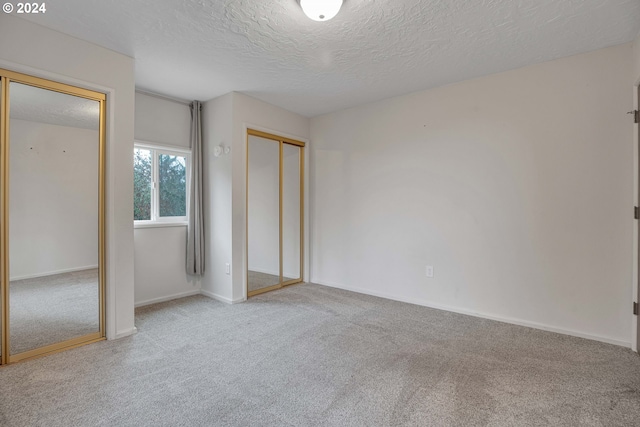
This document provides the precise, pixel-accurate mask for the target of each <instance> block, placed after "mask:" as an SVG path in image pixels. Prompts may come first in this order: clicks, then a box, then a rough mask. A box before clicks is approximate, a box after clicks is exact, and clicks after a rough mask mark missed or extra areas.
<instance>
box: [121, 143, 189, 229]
mask: <svg viewBox="0 0 640 427" xmlns="http://www.w3.org/2000/svg"><path fill="white" fill-rule="evenodd" d="M190 162H191V152H190V151H188V150H185V149H180V148H165V147H161V146H155V145H148V144H139V143H136V144H135V145H134V149H133V219H134V221H135V224H136V225H139V226H144V225H158V224H161V223H162V224H170V223H174V224H176V223H179V224H184V223H185V222H186V221H187V206H188V194H189V191H188V190H189V179H188V178H189V176H190V175H189V174H190V173H191V164H190Z"/></svg>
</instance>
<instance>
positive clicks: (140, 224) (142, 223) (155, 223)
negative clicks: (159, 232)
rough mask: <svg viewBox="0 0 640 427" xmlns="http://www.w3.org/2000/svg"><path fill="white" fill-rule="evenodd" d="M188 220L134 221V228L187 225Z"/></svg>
mask: <svg viewBox="0 0 640 427" xmlns="http://www.w3.org/2000/svg"><path fill="white" fill-rule="evenodd" d="M188 225H189V223H188V222H187V221H176V222H168V221H133V228H134V229H135V228H158V227H186V226H188Z"/></svg>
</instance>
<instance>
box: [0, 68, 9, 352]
mask: <svg viewBox="0 0 640 427" xmlns="http://www.w3.org/2000/svg"><path fill="white" fill-rule="evenodd" d="M7 87H8V81H7V79H5V78H4V77H2V76H0V364H4V363H7V360H5V359H6V352H5V351H4V349H5V348H8V347H6V336H5V327H4V318H5V315H4V310H5V307H6V304H5V302H6V301H7V297H8V284H7V281H8V277H9V274H8V271H7V269H8V265H7V257H6V256H4V255H2V254H6V253H7V252H8V246H7V238H6V237H7V235H8V231H9V227H8V223H7V188H6V185H4V183H6V182H7V181H8V178H9V173H8V172H9V169H8V165H9V156H8V154H9V153H8V144H7V140H8V133H7V132H6V130H7V123H6V122H7V117H6V115H5V112H6V108H7V102H8V98H6V97H5V96H4V95H6V94H7Z"/></svg>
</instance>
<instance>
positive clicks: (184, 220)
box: [131, 140, 191, 228]
mask: <svg viewBox="0 0 640 427" xmlns="http://www.w3.org/2000/svg"><path fill="white" fill-rule="evenodd" d="M136 148H139V149H142V150H149V151H151V174H152V176H151V219H149V220H134V221H133V225H134V228H146V227H174V226H185V225H187V224H188V220H189V199H190V195H191V150H190V149H188V148H184V147H177V146H173V145H165V144H154V143H152V142H146V141H138V140H136V141H134V143H133V149H134V150H135V149H136ZM160 154H166V155H169V156H180V157H184V158H185V163H186V169H187V170H186V174H187V176H186V179H187V187H186V191H187V194H186V198H185V200H186V204H187V206H186V211H185V212H186V215H185V216H165V217H161V216H160V202H159V197H158V191H159V185H158V183H159V181H160V180H159V179H158V156H159V155H160ZM131 155H132V156H133V153H131Z"/></svg>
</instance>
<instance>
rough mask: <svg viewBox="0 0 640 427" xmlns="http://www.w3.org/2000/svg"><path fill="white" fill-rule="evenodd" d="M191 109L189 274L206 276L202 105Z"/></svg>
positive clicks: (198, 104) (194, 103)
mask: <svg viewBox="0 0 640 427" xmlns="http://www.w3.org/2000/svg"><path fill="white" fill-rule="evenodd" d="M190 107H191V196H190V197H189V227H188V230H187V274H191V275H194V276H202V275H203V274H204V219H203V208H202V182H203V179H202V105H201V104H200V102H199V101H193V102H192V103H191V104H190Z"/></svg>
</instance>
